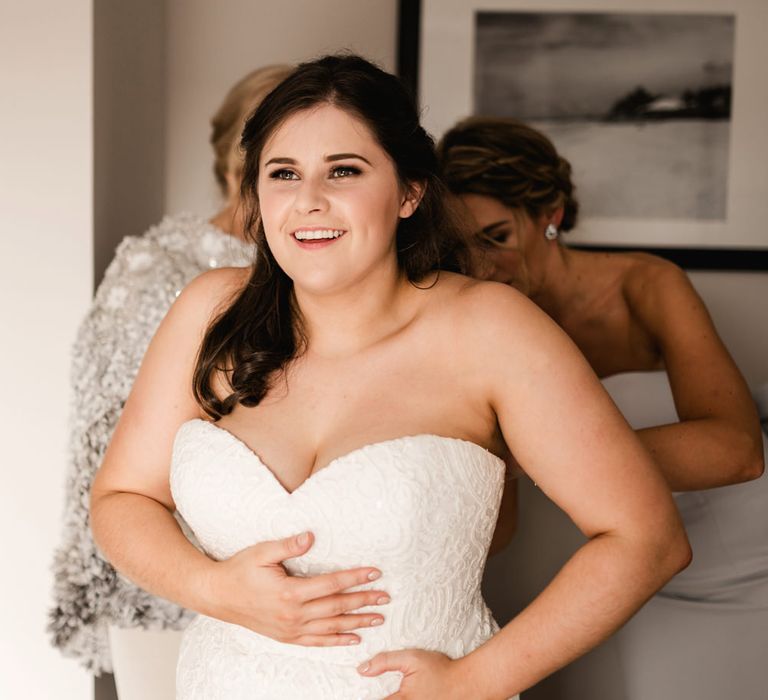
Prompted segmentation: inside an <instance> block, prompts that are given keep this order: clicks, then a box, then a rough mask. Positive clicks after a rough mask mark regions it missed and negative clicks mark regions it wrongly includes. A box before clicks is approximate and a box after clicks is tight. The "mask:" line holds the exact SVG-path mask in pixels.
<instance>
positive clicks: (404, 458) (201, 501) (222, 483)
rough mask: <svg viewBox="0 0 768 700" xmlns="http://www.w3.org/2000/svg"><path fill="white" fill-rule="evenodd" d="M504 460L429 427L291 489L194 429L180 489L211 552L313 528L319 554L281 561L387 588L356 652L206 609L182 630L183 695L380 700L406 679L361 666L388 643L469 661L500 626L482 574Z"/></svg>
mask: <svg viewBox="0 0 768 700" xmlns="http://www.w3.org/2000/svg"><path fill="white" fill-rule="evenodd" d="M504 472H505V468H504V462H502V460H500V459H499V458H498V457H496V456H494V455H493V454H492V453H490V452H488V451H487V450H486V449H484V448H483V447H480V446H479V445H476V444H474V443H471V442H467V441H466V440H459V439H456V438H450V437H441V436H438V435H430V434H421V435H412V436H403V437H396V438H393V439H390V440H384V441H381V442H376V443H372V444H369V445H365V446H363V447H360V448H358V449H356V450H353V451H351V452H348V453H347V454H345V455H343V456H341V457H337V458H336V459H334V460H332V461H331V462H330V463H329V464H328V465H327V466H325V467H323V468H322V469H320V470H319V471H317V472H316V473H315V474H312V476H310V477H309V478H308V479H307V480H306V481H304V483H302V484H301V485H300V486H299V487H298V488H297V489H295V490H294V491H293V492H291V493H289V492H288V491H286V489H285V488H284V487H283V486H282V485H281V484H280V482H279V481H278V480H277V478H276V477H275V475H274V474H273V472H271V471H270V469H269V468H268V467H267V466H266V465H265V464H264V463H263V462H262V461H261V460H260V459H259V457H258V455H257V454H256V453H255V452H253V451H252V450H251V449H250V448H249V447H247V446H246V445H245V444H244V443H243V442H241V441H240V440H238V439H237V438H236V437H235V436H233V435H232V434H230V433H228V432H227V431H225V430H223V429H221V428H219V427H217V426H216V425H214V424H211V423H207V422H206V421H202V420H199V419H194V420H191V421H188V422H187V423H184V424H183V425H182V426H181V428H180V429H179V432H178V434H177V436H176V440H175V444H174V451H173V459H172V465H171V489H172V492H173V498H174V501H175V502H176V505H177V507H178V509H179V511H180V512H181V514H182V515H183V516H184V519H185V520H186V521H187V523H189V526H190V527H191V528H192V530H193V532H194V533H195V536H196V537H197V539H198V540H199V542H200V544H201V545H202V547H203V549H204V551H205V552H206V553H207V554H208V555H209V556H210V557H212V558H214V559H219V560H221V559H227V558H229V557H231V556H232V555H234V554H235V553H236V552H238V551H241V550H242V549H244V548H246V547H249V546H251V545H253V544H255V543H256V542H263V541H266V540H275V539H281V538H283V537H289V536H291V535H296V534H298V533H299V532H302V531H304V530H311V531H312V532H313V533H314V536H315V542H314V545H313V546H312V548H311V549H310V550H309V551H308V552H307V553H306V554H304V555H303V556H301V557H296V558H293V559H288V560H286V561H285V562H284V564H285V567H286V569H287V570H288V571H289V572H290V573H291V574H293V575H298V576H315V575H318V574H325V573H329V572H332V571H338V570H340V569H347V568H353V567H358V566H376V567H378V568H379V569H380V570H381V571H382V577H381V578H380V579H379V580H378V581H376V582H375V583H369V584H365V585H363V586H361V587H360V588H361V589H370V588H374V587H375V588H377V589H381V590H385V591H387V592H388V593H389V594H390V596H391V598H392V600H391V602H390V603H389V604H388V605H386V606H385V607H383V608H375V607H371V608H368V607H366V608H362V609H361V610H363V611H376V612H381V613H383V615H384V618H385V621H384V624H383V625H381V626H379V627H373V628H370V629H362V630H357V632H358V634H359V635H360V637H361V643H360V644H359V645H356V646H346V647H345V646H340V647H305V646H300V645H297V644H283V643H281V642H278V641H275V640H273V639H270V638H268V637H265V636H262V635H260V634H257V633H256V632H252V631H250V630H248V629H246V628H244V627H240V626H238V625H232V624H228V623H226V622H221V621H219V620H214V619H212V618H209V617H205V616H204V615H200V616H198V617H197V618H196V619H195V621H194V622H193V623H192V624H191V625H190V626H189V627H188V628H187V630H186V631H185V632H184V637H183V639H182V643H181V651H180V654H179V665H178V669H177V675H176V697H177V699H178V700H246V699H247V700H275V699H276V698H280V700H306V699H307V698H312V700H380V699H381V698H384V697H387V696H389V695H390V694H391V693H394V692H395V691H396V690H397V689H398V687H399V686H400V681H401V678H402V674H400V673H397V672H388V673H385V674H383V675H382V676H378V677H375V678H370V677H363V676H361V675H360V674H358V673H357V671H356V668H357V666H358V665H359V664H360V663H362V662H363V661H365V660H367V659H369V658H371V657H372V656H373V655H375V654H377V653H379V652H382V651H394V650H397V649H408V648H417V649H429V650H433V651H439V652H442V653H444V654H447V655H448V656H450V657H452V658H458V657H461V656H465V655H466V654H468V653H469V652H471V651H473V650H474V649H476V648H477V647H478V646H480V645H481V644H482V643H483V642H485V641H487V640H488V639H489V638H490V637H491V636H492V635H493V634H495V633H496V632H497V631H498V626H497V625H496V623H495V622H494V620H493V617H492V616H491V613H490V611H489V610H488V608H487V607H486V605H485V603H484V602H483V598H482V593H481V591H480V579H481V576H482V572H483V567H484V565H485V559H486V556H487V554H488V547H489V545H490V542H491V537H492V535H493V530H494V526H495V524H496V517H497V515H498V510H499V502H500V500H501V493H502V487H503V480H504Z"/></svg>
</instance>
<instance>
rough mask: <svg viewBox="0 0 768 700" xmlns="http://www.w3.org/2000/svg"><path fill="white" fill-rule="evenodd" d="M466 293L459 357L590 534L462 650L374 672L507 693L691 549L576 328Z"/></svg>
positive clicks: (609, 620)
mask: <svg viewBox="0 0 768 700" xmlns="http://www.w3.org/2000/svg"><path fill="white" fill-rule="evenodd" d="M467 296H468V297H469V296H474V299H472V300H471V303H470V306H471V310H472V317H473V320H472V321H471V322H470V323H471V327H468V328H464V329H462V333H461V334H460V337H462V338H469V339H471V345H470V347H469V348H468V349H467V350H466V351H465V354H464V355H463V357H460V358H458V361H460V362H462V363H463V366H464V367H466V368H468V372H467V374H468V375H469V376H476V377H478V378H479V379H478V381H480V382H482V386H478V387H477V391H478V392H481V395H484V396H487V397H488V401H489V403H490V405H491V407H492V408H493V410H494V412H495V414H496V416H497V417H498V421H499V425H500V427H501V431H502V433H503V436H504V439H505V442H506V443H507V444H508V445H509V447H510V449H511V450H512V452H513V453H514V455H515V457H516V458H517V460H518V462H519V463H520V465H521V466H522V467H523V469H525V471H526V472H527V473H528V475H529V476H530V477H531V478H532V479H533V480H534V481H535V482H536V483H537V484H538V486H539V487H540V488H541V489H542V490H543V491H544V492H545V493H546V494H547V495H548V496H549V497H550V498H551V499H552V500H553V501H554V502H555V503H556V504H557V505H559V506H560V507H561V508H562V509H563V510H564V511H565V512H566V513H567V514H568V515H569V516H570V517H571V518H572V519H573V521H574V522H575V523H576V525H577V526H578V527H579V529H580V530H581V531H582V532H583V533H584V534H585V535H586V536H587V537H588V538H589V541H588V542H587V543H586V544H585V545H583V546H582V547H581V548H580V549H579V550H578V551H577V552H576V554H575V555H574V556H573V557H572V558H571V559H570V560H569V561H568V562H567V563H566V565H565V566H564V567H563V568H562V570H561V571H560V572H559V573H558V574H557V576H555V578H554V579H553V580H552V582H551V583H550V584H549V585H548V586H547V587H546V588H545V590H544V591H543V592H542V593H541V594H540V595H539V596H538V597H537V598H536V599H535V600H534V601H533V602H532V603H531V604H530V605H529V606H528V607H527V608H526V609H525V610H523V611H522V612H521V613H520V614H519V615H518V616H517V617H515V618H514V619H513V620H512V621H510V622H509V623H508V624H507V625H506V626H505V627H504V628H503V629H502V630H501V631H500V632H499V634H497V635H496V636H495V637H493V638H492V639H490V640H489V641H488V642H486V643H485V644H483V645H482V646H481V647H479V648H478V649H477V650H475V651H474V652H472V653H470V654H469V655H467V656H465V657H464V658H462V659H459V660H457V661H448V660H447V659H446V658H445V657H441V656H439V655H434V654H430V653H426V652H393V653H389V654H387V655H383V656H380V657H377V658H374V659H373V660H372V661H371V664H370V667H369V669H368V670H366V671H365V673H374V674H375V673H380V672H381V671H382V670H386V669H387V668H390V669H397V670H401V671H403V672H404V673H405V678H404V680H403V684H402V686H401V690H404V689H405V690H408V691H410V692H412V693H413V697H418V698H420V700H421V699H422V698H465V697H473V698H482V699H489V700H501V699H502V698H509V697H511V696H513V695H515V694H516V693H519V692H521V691H523V690H525V689H526V688H529V687H531V686H532V685H534V684H535V683H537V682H538V681H540V680H541V679H542V678H544V677H545V676H547V675H549V674H551V673H552V672H554V671H555V670H557V669H558V668H560V667H562V666H564V665H566V664H568V663H569V662H571V661H573V660H574V659H575V658H577V657H578V656H580V655H581V654H583V653H585V652H586V651H588V650H589V649H591V648H592V647H594V646H596V645H597V644H599V643H600V642H601V641H603V640H604V639H605V638H606V637H608V636H609V635H610V634H611V633H613V632H614V631H615V630H616V629H618V628H619V627H620V626H621V625H622V624H623V623H624V622H625V621H626V620H627V619H628V618H629V617H630V616H631V615H632V614H633V613H634V612H635V611H636V610H637V609H638V608H639V607H640V606H641V605H642V604H643V603H644V602H645V601H646V600H647V599H648V598H649V597H650V596H651V595H653V593H655V592H656V591H657V590H658V589H659V588H660V587H661V586H662V585H664V583H665V582H666V581H668V580H669V579H670V578H671V577H672V576H673V575H674V574H675V573H677V572H678V571H680V570H681V569H682V568H683V567H685V566H686V565H687V563H688V562H689V560H690V548H689V546H688V542H687V540H686V537H685V533H684V531H683V528H682V525H681V523H680V519H679V516H678V514H677V511H676V509H675V507H674V504H673V500H672V496H671V493H670V491H669V489H668V487H667V485H666V483H665V482H664V479H663V478H662V476H661V474H660V473H659V471H658V470H657V468H656V466H655V465H654V464H653V462H652V460H651V458H650V456H649V455H648V453H647V452H646V451H645V450H644V449H643V447H642V445H641V443H640V441H639V440H638V438H637V436H636V435H635V433H634V432H633V431H632V430H631V429H630V428H629V426H628V425H627V424H626V422H625V421H624V419H623V417H622V416H621V415H620V414H619V412H618V410H617V409H616V407H615V406H614V405H613V403H612V402H611V400H610V398H609V397H608V395H607V394H606V392H605V390H604V389H603V387H602V385H601V384H600V382H599V381H598V380H597V378H596V377H595V375H594V373H593V372H592V370H591V369H590V367H589V366H588V364H587V362H586V360H585V359H584V358H583V357H582V355H581V354H580V353H579V352H578V350H577V349H576V348H575V346H574V345H573V343H572V342H571V341H570V339H569V338H568V337H567V336H566V335H565V334H564V333H563V332H562V331H561V330H560V329H559V328H558V327H557V326H556V325H555V324H554V323H553V322H552V321H551V320H550V319H549V318H548V317H547V316H545V314H544V313H542V312H541V311H539V310H538V309H537V308H536V307H535V306H534V305H533V304H532V303H531V302H529V301H528V300H527V299H525V298H524V297H522V296H521V295H519V294H517V293H516V292H514V291H513V290H510V289H507V288H504V287H501V286H500V285H492V286H490V288H489V286H488V285H484V286H483V288H482V290H480V291H478V292H476V293H475V294H474V295H467ZM467 311H469V309H467ZM468 315H469V314H468ZM510 319H514V323H512V324H510V323H509V320H510ZM407 696H408V697H411V695H407Z"/></svg>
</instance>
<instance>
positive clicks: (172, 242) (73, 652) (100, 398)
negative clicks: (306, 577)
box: [48, 214, 254, 674]
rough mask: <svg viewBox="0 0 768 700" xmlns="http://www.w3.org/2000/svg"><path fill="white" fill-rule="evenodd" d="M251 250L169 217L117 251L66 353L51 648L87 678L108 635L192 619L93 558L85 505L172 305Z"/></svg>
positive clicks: (201, 223)
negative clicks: (63, 466)
mask: <svg viewBox="0 0 768 700" xmlns="http://www.w3.org/2000/svg"><path fill="white" fill-rule="evenodd" d="M253 258H254V248H253V246H251V245H248V244H245V243H243V242H242V241H240V240H238V239H236V238H234V237H233V236H229V235H227V234H226V233H224V232H222V231H220V230H219V229H217V228H215V227H214V226H212V225H211V224H210V223H209V222H207V221H205V220H204V219H201V218H200V217H198V216H195V215H192V214H180V215H177V216H168V217H166V218H164V219H163V221H162V222H161V223H160V224H158V225H157V226H154V227H152V228H151V229H149V231H147V232H146V233H145V234H144V235H142V236H129V237H128V238H126V239H125V240H123V241H122V243H121V244H120V245H119V246H118V249H117V252H116V254H115V257H114V259H113V260H112V263H111V264H110V266H109V267H108V269H107V271H106V274H105V276H104V281H103V282H102V283H101V285H100V286H99V288H98V290H97V291H96V295H95V298H94V301H93V304H92V305H91V308H90V310H89V312H88V314H87V316H86V317H85V319H84V321H83V323H82V324H81V326H80V328H79V331H78V333H77V339H76V341H75V345H74V348H73V353H72V374H71V385H72V399H71V406H70V426H69V435H70V441H69V456H68V463H67V477H66V499H65V507H64V519H63V532H62V538H61V542H60V545H59V547H58V548H57V550H56V552H55V554H54V561H53V573H54V606H53V608H52V609H51V610H50V612H49V622H48V631H49V633H50V634H51V641H52V643H53V645H54V646H55V647H58V648H59V649H60V650H61V652H62V653H63V654H64V655H66V656H71V657H75V658H77V659H78V660H79V661H80V662H81V663H82V665H83V666H85V667H86V668H87V669H88V670H90V671H92V672H93V673H96V674H100V673H102V672H105V671H107V672H108V671H111V670H112V662H111V658H110V653H109V642H108V638H107V629H108V626H109V625H117V626H119V627H142V628H145V629H153V630H157V629H183V628H185V627H186V625H187V624H188V623H189V622H190V620H191V619H192V617H193V615H192V613H190V612H189V611H186V610H183V609H182V608H180V607H178V606H177V605H175V604H173V603H171V602H169V601H166V600H164V599H161V598H158V597H156V596H153V595H150V594H149V593H147V592H145V591H143V590H141V589H140V588H138V587H136V586H135V585H133V584H132V583H131V582H130V581H128V580H127V579H126V578H124V577H123V576H121V575H120V574H119V573H117V572H116V571H115V569H114V568H112V566H111V565H110V564H109V563H108V562H106V561H105V560H104V558H103V557H102V556H101V554H100V553H99V552H98V550H97V548H96V545H95V544H94V542H93V538H92V535H91V530H90V525H89V516H88V507H89V500H90V489H91V483H92V481H93V477H94V475H95V473H96V470H97V469H98V467H99V465H100V464H101V461H102V459H103V457H104V452H105V451H106V448H107V445H108V444H109V440H110V438H111V435H112V431H113V430H114V428H115V425H116V424H117V421H118V418H119V417H120V413H121V411H122V409H123V406H124V405H125V401H126V399H127V398H128V394H129V392H130V390H131V386H132V384H133V381H134V379H135V377H136V374H137V372H138V370H139V365H140V364H141V360H142V358H143V356H144V352H145V351H146V349H147V346H148V345H149V342H150V340H151V339H152V336H153V335H154V333H155V330H156V329H157V327H158V325H159V324H160V321H161V320H162V319H163V316H165V314H166V312H167V311H168V309H169V308H170V306H171V304H172V303H173V301H174V299H175V298H176V297H177V296H178V295H179V293H180V292H181V290H182V289H183V288H184V286H186V285H187V284H188V283H189V282H190V281H191V280H192V279H193V278H195V277H196V276H197V275H199V274H200V273H202V272H204V271H206V270H210V269H212V268H216V267H245V266H247V265H250V264H251V263H252V261H253Z"/></svg>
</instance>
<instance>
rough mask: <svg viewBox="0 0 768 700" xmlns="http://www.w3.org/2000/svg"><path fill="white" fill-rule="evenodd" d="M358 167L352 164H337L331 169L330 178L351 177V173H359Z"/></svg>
mask: <svg viewBox="0 0 768 700" xmlns="http://www.w3.org/2000/svg"><path fill="white" fill-rule="evenodd" d="M360 172H361V170H360V168H356V167H354V166H353V165H337V166H336V167H335V168H333V169H332V170H331V177H332V178H342V177H352V176H353V175H359V174H360Z"/></svg>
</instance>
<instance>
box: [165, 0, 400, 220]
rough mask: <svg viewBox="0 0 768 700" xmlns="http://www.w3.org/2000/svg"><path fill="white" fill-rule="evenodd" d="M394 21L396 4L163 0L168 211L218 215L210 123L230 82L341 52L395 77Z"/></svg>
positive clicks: (380, 0) (374, 0)
mask: <svg viewBox="0 0 768 700" xmlns="http://www.w3.org/2000/svg"><path fill="white" fill-rule="evenodd" d="M396 20H397V2H396V0H322V1H318V0H281V1H280V2H253V1H252V0H219V1H218V2H210V0H167V23H168V44H167V47H168V48H167V50H168V58H167V60H168V73H167V84H168V101H167V112H166V118H167V121H166V134H167V136H166V180H165V182H166V186H165V202H166V210H167V211H168V212H170V213H176V212H179V211H184V210H186V211H192V212H196V213H198V214H202V215H209V214H212V213H213V212H214V211H215V210H216V208H217V205H218V198H217V194H218V193H217V189H216V187H215V183H214V180H213V175H212V174H211V165H212V162H213V156H212V151H211V148H210V146H209V145H208V136H209V119H210V117H211V115H212V114H213V113H214V111H215V110H216V108H217V107H218V105H219V103H220V102H221V100H222V99H223V98H224V95H225V93H226V91H227V90H228V89H229V87H230V86H231V85H232V84H233V83H235V82H236V81H237V80H239V79H240V78H241V77H242V76H243V75H245V74H246V73H248V72H249V71H252V70H254V69H255V68H258V67H259V66H263V65H267V64H272V63H295V62H297V61H301V60H305V59H309V58H314V57H315V56H318V55H320V54H323V53H328V52H333V51H339V50H342V49H351V50H353V51H356V52H358V53H361V54H363V55H365V56H366V57H368V58H370V59H372V60H374V61H376V62H377V63H379V64H380V65H381V66H382V67H383V68H384V69H386V70H390V71H392V70H394V68H395V48H396V39H397V32H396Z"/></svg>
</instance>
